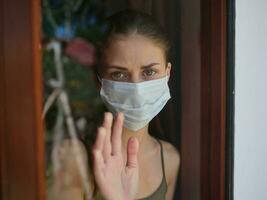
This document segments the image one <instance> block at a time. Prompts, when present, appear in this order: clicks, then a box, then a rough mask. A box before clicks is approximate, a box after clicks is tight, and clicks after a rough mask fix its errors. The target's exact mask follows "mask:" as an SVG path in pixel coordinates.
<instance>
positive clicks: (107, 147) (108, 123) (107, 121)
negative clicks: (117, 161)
mask: <svg viewBox="0 0 267 200" xmlns="http://www.w3.org/2000/svg"><path fill="white" fill-rule="evenodd" d="M112 120H113V116H112V114H111V113H109V112H107V113H105V116H104V122H103V127H104V128H105V129H106V138H105V144H104V151H103V156H104V160H107V159H108V158H109V157H110V156H111V141H110V135H111V127H112Z"/></svg>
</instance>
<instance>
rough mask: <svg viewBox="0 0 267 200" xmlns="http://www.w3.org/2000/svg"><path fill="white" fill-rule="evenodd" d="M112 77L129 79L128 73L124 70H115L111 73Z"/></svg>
mask: <svg viewBox="0 0 267 200" xmlns="http://www.w3.org/2000/svg"><path fill="white" fill-rule="evenodd" d="M111 78H112V79H113V80H117V81H123V80H126V79H127V74H126V73H123V72H113V73H111Z"/></svg>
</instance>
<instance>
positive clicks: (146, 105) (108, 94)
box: [100, 76, 171, 131]
mask: <svg viewBox="0 0 267 200" xmlns="http://www.w3.org/2000/svg"><path fill="white" fill-rule="evenodd" d="M168 79H169V77H168V76H165V77H164V78H160V79H155V80H150V81H144V82H139V83H129V82H119V81H112V80H106V79H102V80H101V82H102V88H101V91H100V95H101V97H102V100H103V101H104V103H105V104H106V106H107V108H108V109H109V110H110V112H112V113H113V114H116V113H118V112H122V113H124V127H126V128H127V129H130V130H132V131H137V130H140V129H141V128H143V127H145V126H146V125H147V124H148V123H149V122H150V121H151V120H152V119H153V118H154V117H155V116H156V115H157V114H158V113H159V112H160V111H161V110H162V109H163V107H164V106H165V104H166V103H167V101H168V100H169V99H170V98H171V96H170V91H169V87H168Z"/></svg>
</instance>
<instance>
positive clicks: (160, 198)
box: [94, 139, 167, 200]
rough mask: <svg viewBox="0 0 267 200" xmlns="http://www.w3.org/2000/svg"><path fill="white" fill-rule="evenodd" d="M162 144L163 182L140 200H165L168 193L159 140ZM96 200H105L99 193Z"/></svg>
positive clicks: (162, 158)
mask: <svg viewBox="0 0 267 200" xmlns="http://www.w3.org/2000/svg"><path fill="white" fill-rule="evenodd" d="M157 141H158V142H159V144H160V152H161V166H162V174H163V176H162V180H161V183H160V185H159V186H158V188H157V189H156V190H155V191H154V192H153V193H152V194H150V195H149V196H147V197H144V198H141V199H138V200H165V196H166V193H167V181H166V177H165V167H164V156H163V147H162V144H161V142H160V141H159V140H158V139H157ZM94 200H104V198H103V197H102V196H101V194H100V193H99V192H97V194H96V196H95V197H94Z"/></svg>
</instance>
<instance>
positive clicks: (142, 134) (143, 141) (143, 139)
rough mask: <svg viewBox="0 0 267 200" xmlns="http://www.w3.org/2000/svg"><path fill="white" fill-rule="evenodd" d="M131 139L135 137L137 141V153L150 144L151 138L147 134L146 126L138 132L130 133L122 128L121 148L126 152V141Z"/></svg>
mask: <svg viewBox="0 0 267 200" xmlns="http://www.w3.org/2000/svg"><path fill="white" fill-rule="evenodd" d="M131 137H135V138H137V139H138V141H139V151H143V150H144V148H145V147H146V146H147V145H148V144H149V142H151V136H150V135H149V133H148V125H146V126H145V127H144V128H142V129H140V130H138V131H131V130H129V129H127V128H123V131H122V147H123V149H125V150H126V147H127V143H128V140H129V139H130V138H131Z"/></svg>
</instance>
